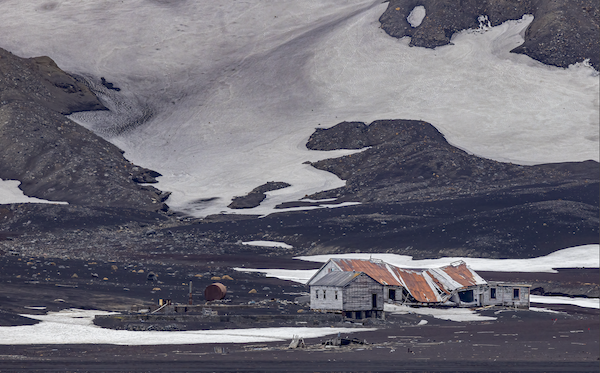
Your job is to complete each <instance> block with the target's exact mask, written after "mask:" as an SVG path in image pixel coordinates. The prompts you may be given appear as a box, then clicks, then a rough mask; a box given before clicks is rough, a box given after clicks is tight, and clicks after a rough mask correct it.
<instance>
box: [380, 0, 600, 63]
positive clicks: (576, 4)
mask: <svg viewBox="0 0 600 373" xmlns="http://www.w3.org/2000/svg"><path fill="white" fill-rule="evenodd" d="M418 5H422V6H424V7H425V10H426V12H427V16H426V17H425V19H424V20H423V22H422V23H421V25H419V26H418V27H415V28H413V27H412V26H411V25H410V24H409V23H408V22H407V20H406V17H408V15H409V13H410V12H411V11H412V10H413V8H414V7H415V6H418ZM524 14H532V15H533V16H534V20H533V22H532V23H531V25H530V26H529V28H528V29H527V31H526V33H525V43H524V44H523V45H521V46H519V47H517V48H515V49H514V50H513V51H512V52H514V53H522V54H526V55H528V56H529V57H531V58H534V59H536V60H538V61H541V62H543V63H545V64H548V65H554V66H560V67H567V66H569V65H570V64H573V63H576V62H582V61H583V60H584V59H588V58H589V59H590V63H591V64H592V66H594V68H595V69H596V70H598V68H599V63H600V53H599V50H598V48H599V47H598V46H599V45H600V3H598V1H594V0H548V1H535V0H463V1H453V0H391V1H390V2H389V6H388V8H387V10H386V11H385V13H384V14H383V15H382V16H381V18H380V19H379V21H380V22H381V26H382V28H383V29H384V30H385V31H386V32H387V33H388V34H390V35H391V36H394V37H397V38H401V37H404V36H410V37H411V42H410V45H412V46H417V47H426V48H435V47H437V46H440V45H446V44H448V43H450V38H451V37H452V35H453V34H454V33H456V32H459V31H461V30H464V29H469V28H477V27H479V21H478V17H479V16H487V17H488V20H489V21H490V23H491V25H492V26H497V25H499V24H501V23H503V22H505V21H507V20H511V19H520V18H521V17H522V16H523V15H524Z"/></svg>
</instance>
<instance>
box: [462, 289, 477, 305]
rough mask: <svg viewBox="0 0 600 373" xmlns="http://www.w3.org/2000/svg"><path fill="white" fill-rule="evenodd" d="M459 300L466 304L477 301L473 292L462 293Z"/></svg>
mask: <svg viewBox="0 0 600 373" xmlns="http://www.w3.org/2000/svg"><path fill="white" fill-rule="evenodd" d="M458 298H459V299H460V301H461V302H464V303H471V302H473V301H474V300H475V298H474V297H473V290H467V291H461V292H460V293H458Z"/></svg>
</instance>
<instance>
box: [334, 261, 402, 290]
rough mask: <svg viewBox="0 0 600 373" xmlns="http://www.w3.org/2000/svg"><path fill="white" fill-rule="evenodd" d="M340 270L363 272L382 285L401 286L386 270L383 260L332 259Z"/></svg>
mask: <svg viewBox="0 0 600 373" xmlns="http://www.w3.org/2000/svg"><path fill="white" fill-rule="evenodd" d="M333 261H334V262H335V263H336V264H337V265H338V266H339V267H340V269H341V270H342V271H356V272H364V273H366V274H367V275H369V276H370V277H371V278H373V279H374V280H375V281H377V282H379V283H380V284H382V285H392V286H402V284H401V283H400V282H398V280H397V279H396V278H394V276H393V275H392V274H391V273H390V271H388V269H387V267H386V265H385V263H384V262H379V261H377V262H373V261H369V260H361V259H333Z"/></svg>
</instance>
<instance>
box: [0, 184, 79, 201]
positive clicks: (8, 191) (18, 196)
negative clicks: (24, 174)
mask: <svg viewBox="0 0 600 373" xmlns="http://www.w3.org/2000/svg"><path fill="white" fill-rule="evenodd" d="M19 185H21V182H20V181H18V180H2V179H0V205H4V204H9V203H52V204H55V205H68V203H67V202H58V201H48V200H45V199H40V198H35V197H28V196H26V195H25V194H24V193H23V191H22V190H21V189H19Z"/></svg>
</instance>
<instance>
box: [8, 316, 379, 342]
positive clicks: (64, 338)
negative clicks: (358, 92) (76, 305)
mask: <svg viewBox="0 0 600 373" xmlns="http://www.w3.org/2000/svg"><path fill="white" fill-rule="evenodd" d="M109 314H111V312H105V311H96V310H80V309H68V310H62V311H59V312H48V314H47V315H22V316H24V317H29V318H32V319H36V320H40V321H41V322H40V323H38V324H36V325H24V326H5V327H0V344H1V345H28V344H113V345H129V346H139V345H165V344H203V343H251V342H275V341H285V340H288V339H292V337H293V336H294V335H299V336H301V337H302V338H318V337H323V336H326V335H331V334H337V333H353V332H358V331H361V332H362V331H371V330H375V329H374V328H371V329H354V328H308V327H306V328H304V327H290V328H251V329H225V330H190V331H167V332H162V331H128V330H112V329H104V328H101V327H99V326H96V325H94V324H93V320H94V317H95V316H96V315H109Z"/></svg>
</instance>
